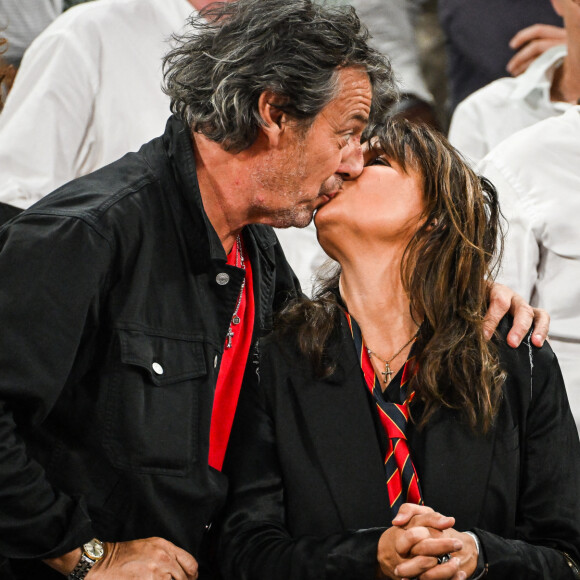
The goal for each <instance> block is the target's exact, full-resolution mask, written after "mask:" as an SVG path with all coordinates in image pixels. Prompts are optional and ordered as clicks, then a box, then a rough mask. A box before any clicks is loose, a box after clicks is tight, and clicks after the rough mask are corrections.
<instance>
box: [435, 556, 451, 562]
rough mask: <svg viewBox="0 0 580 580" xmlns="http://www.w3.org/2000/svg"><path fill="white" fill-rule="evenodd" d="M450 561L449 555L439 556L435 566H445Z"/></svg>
mask: <svg viewBox="0 0 580 580" xmlns="http://www.w3.org/2000/svg"><path fill="white" fill-rule="evenodd" d="M449 560H451V554H443V555H441V556H437V564H447V562H449Z"/></svg>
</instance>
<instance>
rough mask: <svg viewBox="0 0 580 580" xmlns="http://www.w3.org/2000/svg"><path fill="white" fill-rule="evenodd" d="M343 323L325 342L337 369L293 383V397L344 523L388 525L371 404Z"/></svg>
mask: <svg viewBox="0 0 580 580" xmlns="http://www.w3.org/2000/svg"><path fill="white" fill-rule="evenodd" d="M345 324H346V323H345V322H344V321H342V320H341V329H340V333H341V337H340V340H339V341H337V342H333V346H332V347H331V353H330V354H331V357H332V360H334V361H335V362H336V364H337V370H336V371H335V372H334V374H333V375H332V376H331V377H330V378H328V379H326V380H320V381H317V382H315V383H313V384H312V383H311V384H309V385H307V386H305V387H301V388H300V389H297V397H298V402H299V404H300V405H301V407H302V411H303V414H304V418H305V420H306V425H307V428H308V430H309V432H310V436H311V440H312V442H313V445H314V447H315V450H316V453H317V456H318V460H319V462H320V466H321V469H322V471H323V474H324V477H325V480H326V483H327V485H328V488H329V490H330V493H331V495H332V497H333V499H334V501H335V503H336V508H337V511H338V513H339V516H340V518H341V520H342V522H343V525H344V527H345V528H352V527H355V528H360V527H378V526H389V525H390V514H389V509H388V505H389V502H388V494H387V487H386V481H385V470H384V465H383V458H382V457H381V450H380V445H379V440H378V438H377V432H376V429H375V422H374V419H373V415H372V413H373V410H372V409H373V407H372V404H371V403H370V402H369V395H368V392H367V389H366V388H365V386H364V383H363V377H362V372H361V368H360V365H359V362H358V360H357V357H356V353H355V349H354V344H353V342H352V338H351V336H350V333H347V329H345V328H344V326H345Z"/></svg>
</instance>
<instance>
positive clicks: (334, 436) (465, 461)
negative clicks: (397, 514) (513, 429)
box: [299, 316, 495, 529]
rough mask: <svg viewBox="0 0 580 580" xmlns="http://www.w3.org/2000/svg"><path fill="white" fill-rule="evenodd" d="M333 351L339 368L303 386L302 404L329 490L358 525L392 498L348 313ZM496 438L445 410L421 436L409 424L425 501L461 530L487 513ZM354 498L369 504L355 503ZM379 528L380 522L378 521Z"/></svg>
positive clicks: (416, 411) (419, 407)
mask: <svg viewBox="0 0 580 580" xmlns="http://www.w3.org/2000/svg"><path fill="white" fill-rule="evenodd" d="M328 353H329V356H330V357H331V359H332V360H333V361H335V362H336V364H337V366H336V370H335V371H334V373H333V374H332V375H331V376H330V377H328V378H327V379H324V380H323V381H321V382H319V383H316V384H314V385H311V388H304V389H301V390H300V391H299V399H300V401H301V407H302V410H303V413H304V416H305V419H306V422H307V425H308V428H309V431H310V433H311V436H312V440H313V441H315V447H316V449H317V451H318V452H319V460H320V463H321V466H322V469H323V471H324V473H325V476H326V481H327V483H328V487H329V488H330V491H331V493H332V495H333V496H334V498H335V501H336V505H337V509H338V511H339V512H340V515H341V518H342V519H343V521H344V522H345V524H347V525H348V522H351V521H355V520H356V518H357V513H356V510H359V509H363V510H364V511H365V512H366V513H368V514H371V513H372V512H373V510H375V509H378V507H379V506H385V505H387V504H386V503H383V502H387V495H386V486H385V474H384V466H383V462H382V459H383V458H382V453H383V451H382V450H381V445H380V441H381V439H382V440H383V441H384V437H385V435H384V433H383V432H382V431H381V430H380V429H382V428H381V427H380V421H379V419H378V417H376V416H375V411H374V403H373V401H372V400H371V399H370V396H369V393H368V389H367V388H366V386H365V385H364V378H363V375H362V372H361V368H360V364H359V361H358V358H357V355H356V352H355V348H354V343H353V341H352V337H351V334H350V330H349V328H348V324H347V322H346V320H345V317H344V316H341V317H340V326H339V327H338V328H337V329H336V335H335V336H334V337H333V339H332V344H331V345H330V346H329V351H328ZM329 401H330V402H331V405H329ZM329 408H332V416H330V415H329V410H328V409H329ZM422 410H423V407H422V404H421V403H420V401H417V402H416V403H414V404H413V412H414V414H415V416H416V417H420V415H421V412H422ZM494 440H495V432H494V431H492V432H491V433H490V434H489V435H488V436H486V437H483V436H479V435H476V434H474V433H472V432H471V430H470V429H469V427H467V426H465V425H463V423H462V422H461V421H460V420H459V418H458V416H457V414H456V413H455V412H452V411H450V410H447V409H445V410H440V411H438V412H437V413H435V415H434V416H433V417H432V419H431V420H430V421H429V425H428V426H427V427H426V428H425V429H423V430H422V431H418V430H417V429H416V428H415V427H414V425H413V424H410V425H409V428H408V441H409V446H410V448H411V453H412V458H413V461H414V463H415V467H416V468H417V472H418V474H419V479H420V481H421V485H422V491H423V498H424V501H425V504H426V505H428V506H429V507H432V508H434V509H435V510H438V511H440V512H441V513H444V514H448V515H453V516H454V517H455V518H456V521H457V525H458V526H463V527H462V529H469V528H468V527H473V526H476V525H477V524H478V522H479V521H480V520H481V517H483V515H484V514H483V512H482V510H483V505H484V500H485V494H486V482H487V480H488V473H489V470H490V469H491V464H492V463H491V462H492V455H493V448H494ZM450 473H453V477H451V478H450ZM443 482H445V483H443ZM466 489H468V490H469V493H465V490H466ZM353 496H354V497H360V496H363V497H366V498H367V499H365V500H360V501H357V502H353V500H352V497H353ZM384 513H388V510H386V509H385V512H384ZM381 517H383V518H384V516H381ZM379 519H380V518H379ZM373 520H374V518H373ZM373 520H371V521H373ZM374 525H380V522H378V521H374Z"/></svg>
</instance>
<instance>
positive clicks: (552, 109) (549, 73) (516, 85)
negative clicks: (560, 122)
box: [449, 45, 573, 164]
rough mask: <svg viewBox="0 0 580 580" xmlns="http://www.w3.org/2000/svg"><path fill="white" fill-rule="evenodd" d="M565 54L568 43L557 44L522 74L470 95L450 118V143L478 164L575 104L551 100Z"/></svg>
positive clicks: (491, 84) (496, 82)
mask: <svg viewBox="0 0 580 580" xmlns="http://www.w3.org/2000/svg"><path fill="white" fill-rule="evenodd" d="M565 56H566V46H565V45H562V46H555V47H554V48H552V49H550V50H548V51H546V52H545V53H544V54H542V55H541V56H539V57H538V58H537V59H536V60H535V61H534V62H533V63H532V64H531V65H530V66H529V67H528V69H527V70H526V72H524V73H523V74H521V75H520V76H518V77H515V78H503V79H498V80H497V81H494V82H493V83H490V84H489V85H487V86H485V87H483V88H482V89H479V90H478V91H475V93H473V94H471V95H470V96H469V97H467V98H466V99H465V100H464V101H462V102H461V103H460V104H459V105H458V106H457V108H456V109H455V112H454V114H453V117H452V118H451V126H450V127H449V141H450V142H451V144H452V145H453V146H455V147H456V148H457V149H459V151H461V153H462V154H463V155H465V156H466V157H467V158H468V159H469V160H470V161H471V162H472V163H473V164H477V163H478V162H479V161H481V160H482V159H483V158H484V157H485V156H486V155H487V153H489V152H490V151H491V150H492V149H493V148H494V147H495V146H496V145H497V144H498V143H501V142H502V141H503V140H504V139H506V138H507V137H509V136H510V135H513V134H514V133H516V132H517V131H520V130H521V129H525V128H526V127H529V126H530V125H533V124H534V123H537V122H538V121H542V120H544V119H547V118H549V117H554V116H555V115H560V114H562V113H563V112H564V111H567V110H568V109H569V108H570V107H572V106H573V105H570V104H568V103H560V102H552V101H551V100H550V87H551V86H552V78H553V76H554V71H555V70H556V68H558V66H560V65H561V64H562V60H563V59H564V57H565Z"/></svg>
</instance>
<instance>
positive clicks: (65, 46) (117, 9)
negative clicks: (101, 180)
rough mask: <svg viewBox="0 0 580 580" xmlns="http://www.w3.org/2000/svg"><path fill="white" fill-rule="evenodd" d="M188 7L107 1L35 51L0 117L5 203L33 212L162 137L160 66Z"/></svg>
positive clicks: (0, 187) (64, 20)
mask: <svg viewBox="0 0 580 580" xmlns="http://www.w3.org/2000/svg"><path fill="white" fill-rule="evenodd" d="M192 11H193V7H192V6H191V4H190V3H189V2H188V1H187V0H99V1H98V2H89V3H86V4H80V5H78V6H75V7H73V8H71V9H70V10H68V11H67V12H65V13H64V14H63V15H62V16H60V17H59V18H57V19H56V20H55V21H54V22H53V23H52V24H51V25H50V26H49V27H48V28H47V29H46V30H45V31H44V32H43V33H42V34H41V35H40V36H38V37H37V38H36V40H35V41H34V42H33V43H32V45H31V46H30V48H29V49H28V50H27V51H26V53H25V55H24V58H23V60H22V64H21V67H20V70H19V71H18V75H17V77H16V81H15V83H14V86H13V88H12V91H11V92H10V94H9V95H8V99H7V102H6V106H5V108H4V110H3V112H2V114H0V201H2V202H5V203H9V204H12V205H15V206H18V207H21V208H26V207H29V206H30V205H32V204H33V203H34V202H36V201H37V200H38V199H40V198H41V197H43V196H44V195H46V194H48V193H50V192H51V191H52V190H54V189H56V188H57V187H59V186H60V185H62V184H64V183H66V182H68V181H70V180H72V179H74V178H75V177H79V176H81V175H85V174H87V173H90V172H91V171H94V170H96V169H99V168H100V167H102V166H104V165H107V164H108V163H110V162H112V161H114V160H116V159H118V158H119V157H121V156H122V155H124V154H125V153H127V152H128V151H135V150H137V149H138V148H139V147H140V146H141V145H142V144H143V143H146V142H147V141H149V140H151V139H152V138H154V137H156V136H158V135H160V134H161V133H163V130H164V128H165V123H166V121H167V118H168V117H169V115H170V110H169V98H168V97H167V96H166V95H165V94H164V93H163V92H162V90H161V83H162V71H161V66H162V63H161V59H162V57H163V55H164V54H165V53H166V52H167V51H168V50H169V48H170V45H169V43H168V41H169V38H170V36H171V34H172V33H174V32H177V33H178V32H180V31H181V30H182V28H183V26H184V24H185V21H186V19H187V17H188V16H189V15H190V14H191V12H192Z"/></svg>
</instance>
